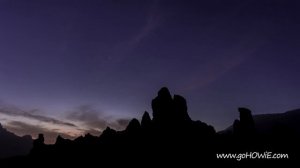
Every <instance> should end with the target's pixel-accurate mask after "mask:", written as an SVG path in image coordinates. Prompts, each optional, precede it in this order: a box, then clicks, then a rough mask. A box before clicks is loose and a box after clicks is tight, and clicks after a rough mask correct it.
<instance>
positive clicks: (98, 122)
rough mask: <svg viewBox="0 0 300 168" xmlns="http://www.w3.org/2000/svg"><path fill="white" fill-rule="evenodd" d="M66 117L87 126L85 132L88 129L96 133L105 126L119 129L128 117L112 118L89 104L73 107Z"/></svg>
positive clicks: (123, 125) (124, 124)
mask: <svg viewBox="0 0 300 168" xmlns="http://www.w3.org/2000/svg"><path fill="white" fill-rule="evenodd" d="M66 118H67V119H68V120H71V121H74V122H81V123H82V124H83V125H84V126H85V127H86V128H87V132H89V131H90V132H89V133H92V132H94V133H97V131H99V133H100V132H101V131H102V130H104V129H105V128H106V127H107V126H110V127H112V128H114V129H117V130H120V129H123V128H125V127H126V125H127V124H128V123H129V119H126V118H121V119H114V118H112V117H110V116H106V115H104V113H102V112H101V111H99V110H96V109H95V108H94V107H93V106H91V105H82V106H79V107H77V108H75V109H74V110H73V111H70V112H69V113H68V115H67V117H66ZM91 131H92V132H91Z"/></svg>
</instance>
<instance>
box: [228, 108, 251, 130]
mask: <svg viewBox="0 0 300 168" xmlns="http://www.w3.org/2000/svg"><path fill="white" fill-rule="evenodd" d="M238 110H239V112H240V120H235V121H234V123H233V132H234V134H235V135H239V136H253V134H254V133H255V125H254V120H253V117H252V114H251V111H250V110H249V109H247V108H238Z"/></svg>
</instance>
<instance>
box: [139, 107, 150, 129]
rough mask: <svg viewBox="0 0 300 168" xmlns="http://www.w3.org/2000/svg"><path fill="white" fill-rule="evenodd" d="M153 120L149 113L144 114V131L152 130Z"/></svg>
mask: <svg viewBox="0 0 300 168" xmlns="http://www.w3.org/2000/svg"><path fill="white" fill-rule="evenodd" d="M151 123H152V121H151V118H150V115H149V113H148V112H147V111H145V113H144V114H143V117H142V121H141V127H142V129H144V130H149V129H150V128H151Z"/></svg>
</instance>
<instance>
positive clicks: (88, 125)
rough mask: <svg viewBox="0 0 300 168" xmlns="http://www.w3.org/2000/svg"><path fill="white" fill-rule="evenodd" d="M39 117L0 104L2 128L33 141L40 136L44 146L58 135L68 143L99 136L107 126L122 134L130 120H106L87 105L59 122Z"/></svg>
mask: <svg viewBox="0 0 300 168" xmlns="http://www.w3.org/2000/svg"><path fill="white" fill-rule="evenodd" d="M40 113H41V112H40V111H39V110H25V109H21V108H19V107H16V106H14V105H7V104H4V103H0V121H1V122H2V124H3V126H4V127H5V128H7V129H8V130H9V131H11V132H13V133H15V134H17V135H19V136H24V135H31V136H32V137H34V138H36V137H37V135H38V134H39V133H43V134H44V135H45V141H46V143H55V140H56V137H57V136H58V135H61V136H63V137H64V138H68V139H74V138H75V137H78V136H81V135H84V134H87V133H90V134H93V135H96V136H99V135H100V134H101V133H102V130H104V129H105V128H106V127H107V126H109V127H112V128H114V129H116V130H122V129H124V128H125V127H126V125H127V124H128V123H129V119H126V118H114V117H112V116H106V115H104V113H101V112H100V111H99V110H96V109H95V108H93V106H90V105H82V106H79V107H76V108H74V109H73V110H71V111H68V112H66V113H67V115H66V116H65V117H62V118H61V119H56V118H53V117H49V116H46V115H41V114H40ZM63 120H66V121H67V122H66V121H63Z"/></svg>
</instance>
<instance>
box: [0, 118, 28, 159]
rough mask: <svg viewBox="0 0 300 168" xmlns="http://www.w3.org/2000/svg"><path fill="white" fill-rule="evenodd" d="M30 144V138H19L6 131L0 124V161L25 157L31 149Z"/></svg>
mask: <svg viewBox="0 0 300 168" xmlns="http://www.w3.org/2000/svg"><path fill="white" fill-rule="evenodd" d="M32 142H33V141H32V138H31V136H29V135H26V136H23V137H19V136H17V135H15V134H13V133H11V132H9V131H7V130H6V129H5V128H3V127H2V125H1V123H0V159H2V158H7V157H12V156H19V155H27V154H28V153H29V152H30V149H31V148H32Z"/></svg>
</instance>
